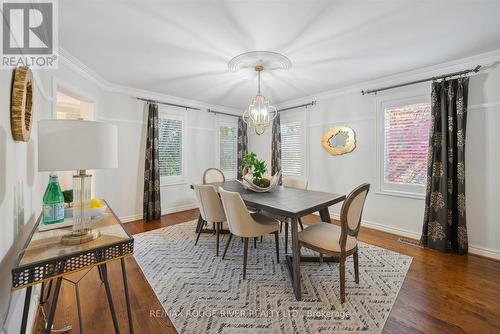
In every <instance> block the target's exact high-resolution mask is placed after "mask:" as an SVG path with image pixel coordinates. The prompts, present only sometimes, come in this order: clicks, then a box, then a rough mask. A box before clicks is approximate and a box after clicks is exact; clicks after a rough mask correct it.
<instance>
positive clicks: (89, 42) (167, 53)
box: [59, 0, 500, 109]
mask: <svg viewBox="0 0 500 334" xmlns="http://www.w3.org/2000/svg"><path fill="white" fill-rule="evenodd" d="M498 13H500V1H486V0H483V1H460V0H439V1H436V0H428V1H424V0H421V1H416V0H398V1H396V0H394V1H390V0H379V1H370V0H364V1H353V0H346V1H340V0H335V1H334V0H324V1H320V0H303V1H262V0H252V1H250V0H248V1H172V0H163V1H160V0H155V1H144V0H142V1H140V0H133V1H127V2H125V1H119V0H107V1H97V0H91V1H89V0H87V1H80V0H78V1H77V0H71V1H70V0H65V1H60V2H59V22H60V25H59V38H60V42H59V43H60V46H61V47H62V48H64V49H65V50H66V51H68V52H69V53H70V54H71V55H73V56H74V57H76V58H78V59H79V60H80V61H81V62H83V63H84V64H85V65H87V66H88V67H90V68H91V69H92V70H94V71H95V72H97V73H98V74H99V75H100V76H102V77H103V78H105V79H106V80H108V81H110V82H112V83H115V84H120V85H124V86H130V87H134V88H139V89H144V90H148V91H153V92H157V93H163V94H168V95H173V96H177V97H182V98H188V99H193V100H197V101H202V102H206V103H209V104H215V105H222V106H227V107H233V108H239V109H242V108H245V107H246V106H247V104H248V102H249V100H250V99H251V98H252V97H253V95H255V92H256V86H257V83H256V78H255V77H253V78H252V77H251V78H249V77H248V76H243V75H240V74H238V73H233V72H229V71H228V69H227V62H228V61H229V60H230V59H231V58H233V57H234V56H236V55H238V54H240V53H243V52H247V51H253V50H265V51H275V52H279V53H282V54H284V55H286V56H287V57H288V58H290V60H291V61H292V68H291V69H289V70H281V71H275V72H268V73H264V74H263V84H262V87H263V93H264V95H266V96H267V97H268V98H269V99H270V100H271V101H272V102H273V103H276V104H277V103H282V102H285V101H289V100H293V99H297V98H301V97H305V96H309V95H314V94H317V93H321V92H325V91H328V90H332V89H337V88H341V87H345V86H347V85H351V84H355V83H358V82H362V81H367V80H372V79H377V78H380V77H384V76H388V75H393V74H397V73H401V72H405V71H409V70H414V69H417V68H421V67H425V66H430V65H435V64H439V63H443V62H447V61H451V60H455V59H460V58H464V57H468V56H472V55H476V54H479V53H484V52H487V51H492V50H496V49H500V23H499V19H498Z"/></svg>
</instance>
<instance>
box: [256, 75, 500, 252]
mask: <svg viewBox="0 0 500 334" xmlns="http://www.w3.org/2000/svg"><path fill="white" fill-rule="evenodd" d="M401 81H404V79H403V80H401ZM422 89H424V90H427V91H429V94H430V85H429V84H420V85H415V86H408V87H405V88H399V89H395V90H390V91H386V92H381V93H379V94H378V95H377V96H375V95H365V96H363V95H361V94H360V93H359V91H355V92H350V93H345V94H340V95H336V96H332V97H329V98H322V99H318V101H317V105H316V106H315V107H313V108H311V109H308V110H307V111H305V110H303V112H305V113H307V114H308V121H307V123H308V131H307V132H308V134H307V150H306V152H304V154H306V160H307V163H306V164H307V176H308V180H309V186H310V189H315V190H322V191H330V192H338V193H344V194H345V193H348V192H349V191H350V190H352V189H353V188H354V187H355V186H357V185H359V184H360V183H362V182H369V183H370V184H371V185H372V187H371V191H370V194H369V197H368V199H367V202H366V208H365V211H364V224H365V226H372V227H375V228H379V229H382V230H385V231H389V232H393V233H397V234H401V235H407V236H413V237H419V236H420V234H421V231H422V222H423V212H424V200H422V199H413V198H404V197H395V196H389V195H382V194H377V193H376V173H377V168H376V150H377V147H376V144H375V138H376V137H375V130H376V124H375V114H376V102H375V100H376V99H377V98H379V99H380V98H384V96H388V95H399V94H405V93H407V92H413V91H421V90H422ZM285 113H286V112H285ZM285 113H284V114H285ZM282 117H283V116H282ZM333 124H338V125H346V126H349V127H351V128H353V129H354V131H355V133H356V139H357V142H356V145H357V146H356V149H355V150H354V151H353V152H352V153H349V154H345V155H341V156H331V155H329V154H328V153H327V152H326V151H325V150H324V149H323V147H322V146H321V137H322V136H323V133H324V132H325V131H327V130H328V129H329V128H330V126H331V125H333ZM499 124H500V66H496V67H494V68H493V69H492V70H489V71H486V72H485V73H482V74H479V75H475V76H472V77H471V79H470V88H469V114H468V124H467V142H466V178H467V184H466V196H467V219H468V221H467V226H468V232H469V246H470V248H471V252H474V253H479V254H483V255H486V256H492V257H500V224H499V220H498V216H497V215H496V214H495V212H494V210H495V206H496V205H495V204H498V198H499V197H500V190H499V189H500V176H499V174H498V166H499V164H500V149H499V148H498V144H499V143H500V135H499V131H498V125H499ZM256 137H257V136H255V135H253V136H251V137H250V141H249V146H250V150H253V151H255V152H256V153H258V154H260V155H262V156H264V157H270V150H271V140H270V138H271V137H270V131H269V133H267V132H266V136H265V137H260V138H256ZM268 159H269V158H268ZM268 161H270V160H268ZM339 211H340V205H337V206H335V207H334V208H332V214H333V216H338V213H339Z"/></svg>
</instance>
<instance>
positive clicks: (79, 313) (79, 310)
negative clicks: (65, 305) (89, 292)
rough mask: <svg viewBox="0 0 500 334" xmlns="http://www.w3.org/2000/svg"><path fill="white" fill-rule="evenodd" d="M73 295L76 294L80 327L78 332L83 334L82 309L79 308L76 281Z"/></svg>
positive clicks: (78, 293) (78, 292)
mask: <svg viewBox="0 0 500 334" xmlns="http://www.w3.org/2000/svg"><path fill="white" fill-rule="evenodd" d="M75 295H76V311H77V313H78V327H80V334H83V323H82V310H81V303H80V289H79V288H78V283H76V284H75Z"/></svg>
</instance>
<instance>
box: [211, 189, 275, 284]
mask: <svg viewBox="0 0 500 334" xmlns="http://www.w3.org/2000/svg"><path fill="white" fill-rule="evenodd" d="M219 194H220V197H221V200H222V204H223V208H224V212H225V214H226V218H227V224H228V226H229V231H230V232H231V233H230V234H229V239H228V240H227V244H226V248H225V249H224V254H222V258H223V259H224V257H225V256H226V253H227V250H228V248H229V245H230V244H231V240H232V237H233V235H236V236H238V237H242V238H243V279H245V278H246V270H247V253H248V239H249V238H257V237H260V236H262V235H264V234H271V233H273V234H274V241H275V243H276V260H277V262H278V263H279V262H280V256H279V237H278V230H279V222H278V221H277V220H276V219H274V218H272V217H269V216H267V215H264V214H262V213H259V212H254V213H250V212H248V209H247V207H246V205H245V203H244V202H243V199H242V198H241V196H240V194H239V193H237V192H231V191H226V190H224V189H222V187H221V188H219ZM254 240H255V239H254Z"/></svg>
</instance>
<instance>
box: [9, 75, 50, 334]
mask: <svg viewBox="0 0 500 334" xmlns="http://www.w3.org/2000/svg"><path fill="white" fill-rule="evenodd" d="M12 73H13V71H12V70H5V69H2V70H0V87H1V88H2V89H1V90H0V217H2V218H1V222H0V223H1V228H0V261H1V263H0V272H1V277H0V325H1V326H2V329H1V330H2V333H17V332H18V331H19V326H20V323H21V321H20V319H21V315H22V308H23V304H24V290H21V291H16V292H14V293H12V292H11V291H10V288H11V282H12V277H11V275H10V270H11V269H12V267H11V263H9V258H11V256H12V255H13V256H17V254H13V253H14V252H13V243H14V241H15V240H16V238H17V237H18V235H19V233H20V231H21V230H22V228H23V226H24V225H25V224H26V223H27V222H28V221H30V220H32V219H36V218H37V217H38V215H39V214H40V212H41V205H42V195H43V191H44V189H45V186H46V185H47V181H48V174H47V173H38V167H37V165H38V164H37V120H39V119H43V118H46V117H48V116H50V113H51V101H50V94H51V86H50V75H49V73H48V72H44V71H38V72H35V75H36V78H37V80H36V81H35V90H34V91H33V94H34V98H33V123H32V130H31V138H30V140H29V142H15V141H14V140H13V138H12V135H11V128H10V87H11V79H12ZM43 92H46V93H47V95H45V94H43ZM36 294H37V290H36V289H35V290H34V294H33V295H35V296H36ZM35 299H36V297H33V300H35ZM31 306H32V308H31V309H32V310H33V309H34V308H35V307H36V303H32V305H31ZM31 319H33V312H32V313H31Z"/></svg>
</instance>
